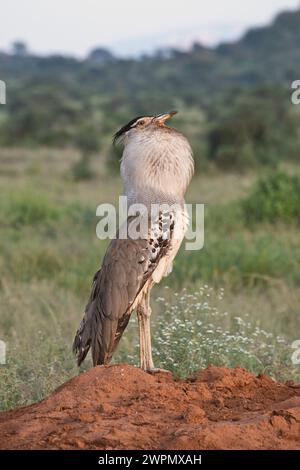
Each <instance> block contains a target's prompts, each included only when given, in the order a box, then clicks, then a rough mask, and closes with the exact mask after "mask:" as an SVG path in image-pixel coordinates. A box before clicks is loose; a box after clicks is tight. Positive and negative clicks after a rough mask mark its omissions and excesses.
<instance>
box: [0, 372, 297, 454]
mask: <svg viewBox="0 0 300 470" xmlns="http://www.w3.org/2000/svg"><path fill="white" fill-rule="evenodd" d="M0 449H201V450H202V449H203V450H205V449H300V385H295V384H293V383H286V384H280V383H276V382H274V381H273V380H272V379H270V378H269V377H267V376H259V377H255V376H253V375H252V374H250V373H249V372H247V371H246V370H244V369H241V368H239V367H238V368H235V369H227V368H225V367H221V368H218V367H209V368H208V369H206V370H204V371H201V372H198V373H197V374H195V375H194V376H192V377H190V378H188V379H186V380H174V379H173V378H172V376H171V374H168V373H162V372H160V373H157V374H155V375H149V374H146V373H145V372H142V371H141V370H139V369H137V368H135V367H132V366H129V365H113V366H99V367H95V368H93V369H90V370H89V371H88V372H86V373H83V374H80V375H79V376H77V377H74V378H73V379H71V380H69V381H68V382H66V383H65V384H64V385H62V386H61V387H60V388H58V389H57V390H56V391H55V392H54V393H53V394H52V395H50V396H49V397H48V398H46V399H45V400H43V401H42V402H40V403H36V404H34V405H31V406H27V407H25V408H20V409H17V410H12V411H9V412H5V413H1V414H0Z"/></svg>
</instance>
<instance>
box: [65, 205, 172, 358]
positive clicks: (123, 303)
mask: <svg viewBox="0 0 300 470" xmlns="http://www.w3.org/2000/svg"><path fill="white" fill-rule="evenodd" d="M133 222H136V218H132V220H130V221H129V222H128V224H129V225H130V224H131V223H133ZM149 225H150V224H149ZM173 233H174V213H172V212H168V213H163V212H160V213H159V216H158V218H157V220H156V222H155V223H153V224H152V226H151V225H150V227H149V230H148V234H147V237H146V238H139V239H137V240H135V239H121V238H116V239H115V240H112V241H111V243H110V245H109V247H108V249H107V252H106V254H105V257H104V259H103V264H102V267H101V269H100V270H99V271H98V272H97V273H96V274H95V276H94V280H93V284H92V291H91V295H90V298H89V301H88V304H87V306H86V309H85V314H84V317H83V319H82V321H81V324H80V326H79V329H78V331H77V333H76V336H75V339H74V343H73V351H74V353H75V354H76V356H77V362H78V365H80V364H81V363H82V361H83V360H84V359H85V357H86V355H87V353H88V351H89V349H90V348H91V349H92V357H93V363H94V365H97V364H107V363H109V362H110V360H111V358H112V354H113V352H114V351H115V349H116V347H117V345H118V342H119V340H120V338H121V336H122V333H123V331H124V329H125V328H126V326H127V324H128V321H129V318H130V314H131V312H132V311H133V309H134V308H135V306H136V304H137V302H138V296H139V294H140V293H141V292H142V290H143V288H144V287H145V285H146V283H147V282H151V277H152V274H153V273H154V271H155V270H156V269H157V267H158V265H159V262H160V261H161V260H162V259H163V258H164V257H165V256H168V252H169V251H170V250H171V246H172V237H173Z"/></svg>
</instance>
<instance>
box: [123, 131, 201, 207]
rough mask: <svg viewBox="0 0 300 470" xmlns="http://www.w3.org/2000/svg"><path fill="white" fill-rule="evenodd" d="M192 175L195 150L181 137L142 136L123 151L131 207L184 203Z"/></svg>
mask: <svg viewBox="0 0 300 470" xmlns="http://www.w3.org/2000/svg"><path fill="white" fill-rule="evenodd" d="M192 174H193V158H192V151H191V148H190V145H189V143H188V142H187V140H186V139H185V138H184V137H183V136H182V135H181V134H178V133H176V134H174V135H173V136H171V137H170V135H162V136H159V135H156V136H154V137H153V136H151V138H149V137H148V138H147V136H144V138H143V136H141V137H140V138H139V139H133V140H132V141H131V142H129V143H128V144H127V145H126V147H125V149H124V153H123V157H122V164H121V176H122V179H123V183H124V194H125V195H126V196H127V197H128V200H129V203H130V204H132V203H142V204H145V205H148V204H157V203H167V204H174V203H183V202H184V195H185V192H186V189H187V186H188V184H189V182H190V179H191V177H192Z"/></svg>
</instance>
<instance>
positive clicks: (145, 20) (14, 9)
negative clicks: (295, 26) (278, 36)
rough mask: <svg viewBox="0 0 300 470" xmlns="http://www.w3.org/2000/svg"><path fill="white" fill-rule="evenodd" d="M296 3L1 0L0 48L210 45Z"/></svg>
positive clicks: (131, 51)
mask: <svg viewBox="0 0 300 470" xmlns="http://www.w3.org/2000/svg"><path fill="white" fill-rule="evenodd" d="M296 7H300V1H299V0H251V2H250V1H248V2H242V1H241V0H218V1H217V0H209V1H207V0H205V1H202V0H144V1H141V0H118V1H117V0H9V1H6V0H1V3H0V15H1V26H0V50H6V51H9V48H10V46H11V44H12V42H13V41H15V40H22V41H25V42H26V43H27V45H28V47H29V49H30V50H31V51H32V52H34V53H37V54H42V55H46V54H52V53H60V54H67V55H75V56H78V57H84V56H85V55H86V54H87V53H88V51H90V50H91V49H92V48H94V47H97V46H98V47H106V48H109V49H110V50H111V51H112V52H114V53H116V54H118V55H122V56H136V55H139V54H141V53H151V52H153V51H154V50H156V49H158V48H160V47H178V48H188V47H189V46H190V45H191V44H192V43H193V42H195V41H198V42H202V43H203V44H205V45H209V46H213V45H215V44H217V43H219V42H221V41H227V40H234V39H237V38H238V37H240V36H241V35H242V33H243V32H244V31H245V30H246V29H248V28H249V27H251V26H261V25H265V24H267V23H269V22H270V21H271V20H272V18H273V17H274V16H275V15H276V14H277V13H278V12H280V11H282V10H284V9H295V8H296Z"/></svg>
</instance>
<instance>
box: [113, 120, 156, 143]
mask: <svg viewBox="0 0 300 470" xmlns="http://www.w3.org/2000/svg"><path fill="white" fill-rule="evenodd" d="M143 117H150V116H137V117H135V118H134V119H132V120H131V121H129V122H128V123H127V124H125V126H123V127H121V129H119V130H118V132H116V133H115V135H114V136H113V143H114V144H115V143H116V142H117V140H118V139H119V138H120V137H121V136H122V135H123V134H125V132H127V131H129V130H130V129H131V128H132V127H134V125H135V123H136V121H138V120H139V119H142V118H143Z"/></svg>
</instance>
